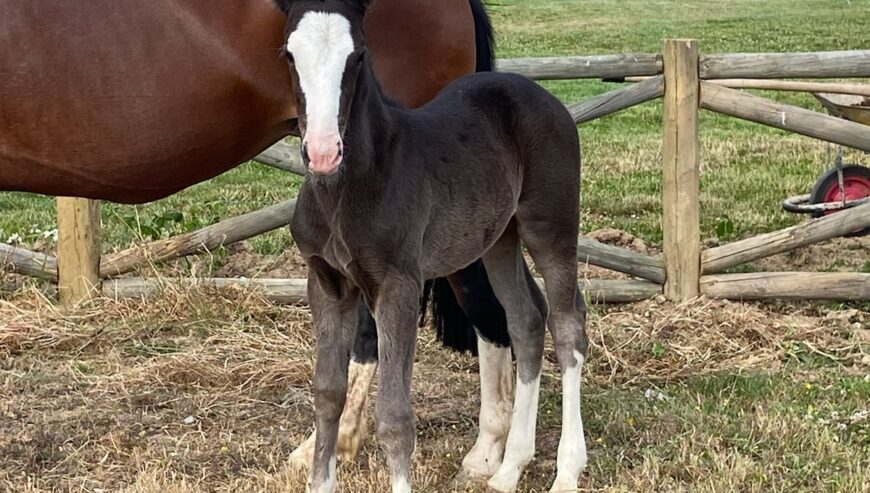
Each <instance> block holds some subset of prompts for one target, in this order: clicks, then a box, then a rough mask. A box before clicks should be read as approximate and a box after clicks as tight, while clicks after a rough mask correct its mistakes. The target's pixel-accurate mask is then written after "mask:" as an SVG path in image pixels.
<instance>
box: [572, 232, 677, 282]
mask: <svg viewBox="0 0 870 493" xmlns="http://www.w3.org/2000/svg"><path fill="white" fill-rule="evenodd" d="M577 261H578V262H581V263H588V264H591V265H597V266H598V267H604V268H606V269H611V270H615V271H617V272H623V273H625V274H629V275H632V276H635V277H640V278H641V279H646V280H648V281H652V282H655V283H657V284H662V283H664V282H665V266H664V262H662V260H661V259H659V258H655V257H650V256H649V255H643V254H640V253H635V252H632V251H631V250H628V249H625V248H619V247H616V246H612V245H606V244H604V243H600V242H597V241H595V240H590V239H589V238H583V237H582V236H581V237H580V238H578V239H577Z"/></svg>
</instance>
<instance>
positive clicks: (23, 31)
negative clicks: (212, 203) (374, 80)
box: [0, 0, 474, 203]
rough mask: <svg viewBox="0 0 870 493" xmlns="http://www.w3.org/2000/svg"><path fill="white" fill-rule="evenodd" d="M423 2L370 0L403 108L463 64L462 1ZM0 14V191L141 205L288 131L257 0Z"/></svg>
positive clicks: (96, 3) (36, 4) (280, 67)
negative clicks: (27, 192)
mask: <svg viewBox="0 0 870 493" xmlns="http://www.w3.org/2000/svg"><path fill="white" fill-rule="evenodd" d="M433 3H435V2H429V1H427V0H412V1H409V0H380V1H379V2H378V3H376V7H374V10H373V11H372V13H371V15H370V19H369V21H370V22H369V24H370V25H369V32H370V33H371V34H370V37H371V40H370V46H371V50H372V53H373V56H374V59H375V64H376V69H377V70H378V72H379V74H380V75H381V78H382V80H383V82H384V86H385V88H387V90H388V91H390V92H391V93H392V94H393V95H394V96H395V97H397V98H399V99H400V100H402V101H404V102H406V103H408V104H413V105H418V104H422V103H423V102H425V101H427V100H429V99H430V98H432V97H433V96H434V95H435V94H436V93H437V91H438V90H440V88H441V87H443V86H444V85H445V84H446V83H447V82H449V81H450V80H452V79H455V78H457V77H459V76H461V75H463V74H465V73H468V72H471V71H473V66H474V27H473V22H472V18H471V14H470V9H469V7H468V5H467V0H443V1H441V2H438V5H437V6H433V5H432V4H433ZM0 12H2V13H3V15H2V17H0V190H15V191H30V192H36V193H42V194H49V195H74V196H80V197H88V198H98V199H106V200H111V201H115V202H124V203H139V202H146V201H150V200H155V199H158V198H162V197H165V196H167V195H170V194H172V193H174V192H176V191H178V190H180V189H183V188H185V187H188V186H190V185H193V184H196V183H199V182H201V181H203V180H206V179H208V178H210V177H213V176H215V175H218V174H220V173H222V172H224V171H226V170H228V169H230V168H233V167H235V166H237V165H239V164H241V163H243V162H245V161H247V160H248V159H250V158H252V157H254V156H255V155H256V154H258V153H259V152H260V151H262V150H263V149H264V148H266V147H268V146H269V145H271V144H272V143H274V142H276V141H277V140H278V139H280V138H281V137H283V136H285V135H287V134H288V133H290V132H291V130H292V129H293V128H294V125H293V119H294V118H295V116H296V111H295V107H294V104H293V102H292V97H291V96H292V95H291V91H290V88H289V76H288V72H287V67H286V64H285V62H284V60H283V59H282V57H280V49H281V47H282V45H283V27H284V21H285V19H284V16H283V15H282V14H281V12H279V11H278V10H277V9H276V8H275V7H274V6H273V5H272V2H271V0H246V1H241V0H159V1H158V0H155V1H142V0H88V1H86V2H57V1H55V0H28V1H27V2H20V1H17V0H0ZM420 32H427V33H430V35H429V36H426V37H423V36H420V35H419V33H420Z"/></svg>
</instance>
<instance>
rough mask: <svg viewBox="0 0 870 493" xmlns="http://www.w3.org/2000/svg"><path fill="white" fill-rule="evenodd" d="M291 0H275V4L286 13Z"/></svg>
mask: <svg viewBox="0 0 870 493" xmlns="http://www.w3.org/2000/svg"><path fill="white" fill-rule="evenodd" d="M292 2H293V0H275V4H276V5H278V8H279V9H281V12H284V13H285V14H286V13H287V11H288V10H290V4H291V3H292Z"/></svg>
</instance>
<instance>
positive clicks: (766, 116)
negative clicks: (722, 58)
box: [701, 82, 870, 152]
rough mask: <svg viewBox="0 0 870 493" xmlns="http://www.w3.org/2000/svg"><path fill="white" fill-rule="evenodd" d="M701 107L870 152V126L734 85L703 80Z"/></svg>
mask: <svg viewBox="0 0 870 493" xmlns="http://www.w3.org/2000/svg"><path fill="white" fill-rule="evenodd" d="M701 107H702V108H704V109H708V110H711V111H715V112H717V113H722V114H724V115H729V116H734V117H737V118H742V119H744V120H749V121H752V122H756V123H761V124H762V125H768V126H771V127H775V128H779V129H782V130H788V131H790V132H795V133H798V134H801V135H806V136H808V137H815V138H817V139H821V140H825V141H828V142H833V143H835V144H840V145H844V146H848V147H853V148H855V149H860V150H862V151H868V152H870V126H867V125H862V124H860V123H855V122H850V121H847V120H843V119H840V118H836V117H833V116H829V115H825V114H822V113H818V112H815V111H810V110H805V109H803V108H798V107H797V106H791V105H788V104H781V103H777V102H776V101H771V100H769V99H765V98H762V97H759V96H753V95H752V94H746V93H744V92H740V91H738V90H735V89H729V88H727V87H720V86H716V85H714V84H710V83H708V82H702V83H701Z"/></svg>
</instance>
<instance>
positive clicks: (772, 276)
mask: <svg viewBox="0 0 870 493" xmlns="http://www.w3.org/2000/svg"><path fill="white" fill-rule="evenodd" d="M701 293H703V294H705V295H707V296H709V297H711V298H726V299H731V300H774V299H775V300H870V274H859V273H850V272H754V273H751V274H716V275H712V276H703V277H701Z"/></svg>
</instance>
